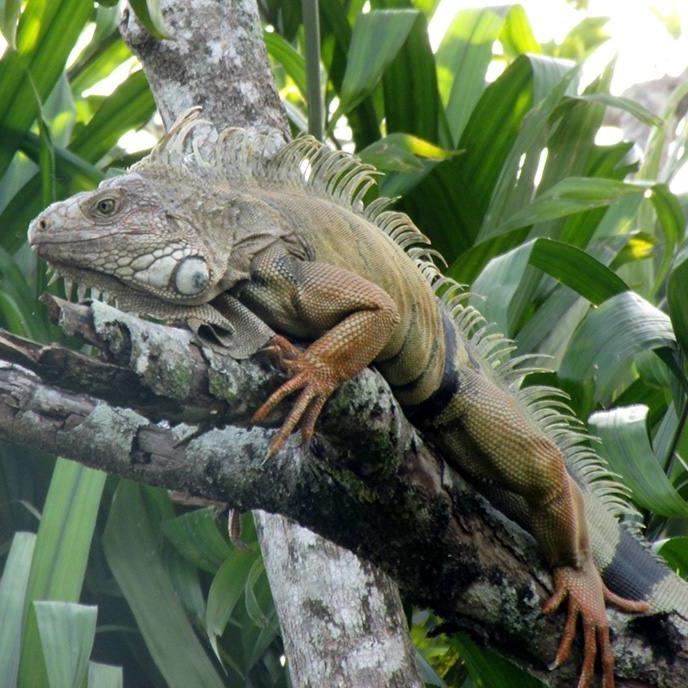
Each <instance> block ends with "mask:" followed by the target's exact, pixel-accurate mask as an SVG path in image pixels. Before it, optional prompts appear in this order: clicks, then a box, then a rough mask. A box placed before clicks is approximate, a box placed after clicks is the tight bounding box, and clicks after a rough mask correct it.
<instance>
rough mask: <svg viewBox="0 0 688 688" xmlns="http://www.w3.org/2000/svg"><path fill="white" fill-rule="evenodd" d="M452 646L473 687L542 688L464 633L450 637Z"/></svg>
mask: <svg viewBox="0 0 688 688" xmlns="http://www.w3.org/2000/svg"><path fill="white" fill-rule="evenodd" d="M452 645H454V646H455V647H456V648H457V649H458V651H459V654H460V655H461V659H462V660H463V661H464V664H465V665H466V669H468V673H469V675H470V677H471V678H472V679H473V681H474V683H475V685H477V686H480V685H484V686H495V688H496V687H497V686H499V687H501V686H518V687H519V688H542V683H540V681H538V680H537V679H535V678H533V677H532V676H531V675H530V674H529V673H527V672H526V671H524V670H523V669H521V668H519V667H517V666H516V665H515V664H512V663H511V662H509V661H507V660H506V659H503V658H502V657H500V656H499V655H498V654H497V653H496V652H493V651H492V650H489V649H488V648H485V647H480V646H478V645H476V644H475V643H474V642H473V641H472V640H471V639H470V638H469V637H468V635H466V634H465V633H457V634H455V635H454V636H452Z"/></svg>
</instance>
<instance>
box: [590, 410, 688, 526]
mask: <svg viewBox="0 0 688 688" xmlns="http://www.w3.org/2000/svg"><path fill="white" fill-rule="evenodd" d="M646 419H647V406H627V407H621V408H615V409H613V410H611V411H600V412H598V413H595V414H593V415H592V416H591V417H590V420H589V423H590V428H591V430H592V432H593V433H594V434H595V435H597V436H598V437H599V438H600V439H601V440H602V446H601V447H600V448H599V449H598V451H599V452H600V454H601V455H602V456H603V457H604V458H605V459H606V460H607V461H608V463H609V466H610V468H611V469H612V470H613V471H614V472H616V473H618V474H619V475H620V476H621V477H622V478H623V482H624V484H625V485H626V486H627V487H629V488H630V489H631V491H632V493H633V500H634V501H635V502H637V503H638V504H640V505H641V506H642V507H645V508H646V509H650V510H652V511H654V512H656V513H658V514H663V515H664V516H678V517H681V518H686V517H687V516H688V502H686V501H685V500H684V499H682V498H681V496H680V495H679V494H678V492H677V491H676V489H675V488H674V486H673V485H672V484H671V482H670V480H669V479H668V478H667V476H666V474H665V473H664V471H663V470H662V467H661V466H660V465H659V463H658V462H657V459H656V458H655V455H654V452H653V450H652V447H651V445H650V440H649V437H648V434H647V424H646Z"/></svg>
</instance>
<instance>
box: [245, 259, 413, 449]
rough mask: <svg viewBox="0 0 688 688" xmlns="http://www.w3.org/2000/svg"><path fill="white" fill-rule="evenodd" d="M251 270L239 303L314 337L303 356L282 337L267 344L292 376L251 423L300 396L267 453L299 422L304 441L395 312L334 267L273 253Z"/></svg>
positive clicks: (371, 287) (381, 338) (371, 353)
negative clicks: (284, 401) (328, 400)
mask: <svg viewBox="0 0 688 688" xmlns="http://www.w3.org/2000/svg"><path fill="white" fill-rule="evenodd" d="M251 267H252V270H251V278H252V279H251V281H250V282H249V284H247V285H246V286H245V287H244V288H243V289H242V290H241V294H240V297H241V299H242V300H246V301H247V302H248V303H249V304H250V305H251V307H252V308H256V309H257V310H258V311H259V312H261V315H262V317H264V318H265V320H266V321H267V322H269V323H270V324H271V325H274V326H275V327H277V328H280V329H282V330H284V331H286V332H288V333H289V332H291V333H293V334H296V335H300V336H306V337H310V338H316V339H315V341H314V342H313V343H312V344H311V345H310V346H308V347H307V348H306V349H305V350H304V351H298V350H296V349H295V348H294V347H291V345H290V344H289V343H288V341H287V340H285V339H284V338H282V339H276V338H273V340H271V342H269V348H270V351H271V352H272V353H273V354H277V355H278V356H280V358H281V361H282V365H283V366H284V367H285V368H286V370H287V371H288V372H289V373H291V375H292V377H291V378H290V379H289V380H288V381H287V382H285V383H284V384H283V385H282V386H281V387H280V388H279V389H277V390H276V391H275V392H274V393H273V394H272V396H270V398H269V399H268V400H267V401H266V402H265V403H264V404H263V405H262V406H261V407H260V408H259V409H258V410H257V411H256V413H255V414H254V416H253V422H256V423H259V422H262V421H264V420H265V419H266V418H267V416H268V415H269V414H270V413H271V412H272V410H273V409H274V408H275V407H276V406H277V405H278V404H279V403H280V402H281V401H282V400H283V399H284V398H285V397H287V396H289V395H290V394H292V393H294V392H297V391H298V392H300V394H299V396H298V397H297V399H296V401H295V403H294V405H293V406H292V409H291V411H290V413H289V414H288V416H287V418H286V420H285V421H284V423H283V425H282V427H281V429H280V431H279V432H278V433H277V435H276V436H275V438H274V440H273V442H272V444H271V446H270V449H269V454H268V455H269V456H272V455H274V454H275V453H276V452H278V451H279V450H280V448H281V447H282V446H283V445H284V443H285V442H286V440H287V438H288V437H289V435H290V434H291V433H292V432H293V431H294V429H295V428H296V427H297V426H298V425H299V423H300V424H301V435H302V437H303V439H304V441H308V440H310V438H311V436H312V435H313V432H314V428H315V422H316V420H317V418H318V416H319V414H320V411H321V410H322V408H323V406H324V405H325V402H326V401H327V399H328V398H329V397H330V396H331V394H332V393H333V392H334V391H335V389H337V387H339V385H340V384H341V383H342V382H344V381H345V380H348V379H349V378H351V377H353V376H354V375H356V374H357V373H359V372H360V371H361V370H363V368H365V367H366V366H367V365H368V364H369V363H370V362H371V361H373V359H374V358H375V357H376V356H377V355H378V354H379V353H380V351H381V350H382V349H383V348H384V346H385V344H387V342H388V341H389V339H390V337H391V335H392V332H393V330H394V327H395V326H396V324H397V323H398V321H399V314H398V310H397V307H396V305H395V303H394V301H393V300H392V299H391V297H390V296H389V295H388V294H387V293H386V292H385V291H384V290H383V289H381V288H380V287H378V286H376V285H375V284H373V283H372V282H369V281H368V280H366V279H364V278H362V277H359V276H358V275H355V274H353V273H351V272H349V271H348V270H344V269H343V268H339V267H336V266H334V265H329V264H327V263H317V262H306V261H302V260H298V259H296V258H293V257H292V256H290V255H288V254H286V253H284V252H281V251H279V250H274V249H272V250H270V251H267V252H265V254H263V255H261V256H259V257H258V258H256V259H255V260H254V262H253V264H252V266H251Z"/></svg>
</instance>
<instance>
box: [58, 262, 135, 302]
mask: <svg viewBox="0 0 688 688" xmlns="http://www.w3.org/2000/svg"><path fill="white" fill-rule="evenodd" d="M51 272H52V275H51ZM48 274H49V275H50V279H49V281H48V284H49V285H50V284H54V283H55V282H56V281H57V280H58V279H60V278H62V280H63V281H64V290H65V296H66V298H67V300H69V301H71V299H72V294H73V291H74V286H75V285H76V295H77V300H78V301H83V299H85V298H86V294H87V292H88V291H89V290H90V292H91V297H92V298H96V299H98V300H102V301H106V302H108V303H112V304H116V303H117V297H121V296H123V295H124V294H126V292H127V291H131V290H130V289H127V287H126V286H125V285H124V284H123V283H122V282H121V281H120V280H118V279H117V278H116V277H112V276H111V275H106V274H104V273H100V272H96V271H95V270H86V269H82V268H75V267H73V266H71V265H65V264H63V263H48Z"/></svg>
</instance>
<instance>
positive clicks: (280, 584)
mask: <svg viewBox="0 0 688 688" xmlns="http://www.w3.org/2000/svg"><path fill="white" fill-rule="evenodd" d="M163 11H164V17H165V20H166V22H167V23H168V25H169V28H170V31H171V34H172V36H173V37H174V40H173V41H168V40H164V41H157V40H155V39H153V38H151V37H150V36H149V35H148V34H147V33H146V32H145V30H144V29H143V28H142V27H141V26H140V25H139V24H138V23H137V22H136V21H135V20H134V19H133V16H132V15H131V14H130V15H129V16H128V18H127V20H126V21H125V22H123V24H122V27H121V30H122V34H123V36H124V38H125V40H126V41H127V42H128V43H129V45H130V46H131V47H132V49H133V50H134V51H135V52H136V54H137V55H138V57H139V59H140V60H141V63H142V65H143V67H144V70H145V72H146V76H147V77H148V81H149V83H150V85H151V89H152V91H153V94H154V96H155V101H156V103H157V105H158V108H159V110H160V112H161V114H162V116H163V120H164V122H165V124H166V127H169V125H170V124H171V123H172V122H173V121H174V119H176V117H178V116H179V115H180V114H181V113H182V112H184V111H185V110H187V109H188V108H190V107H193V106H195V105H202V106H203V110H204V117H206V118H207V119H209V120H210V121H212V122H213V123H214V124H215V125H216V126H218V128H222V127H225V126H230V125H231V126H259V125H260V126H270V127H274V128H277V129H280V130H281V131H282V132H284V133H285V134H287V133H288V127H287V123H286V117H285V115H284V112H283V110H282V106H281V103H280V99H279V96H278V94H277V93H276V91H275V88H274V82H273V78H272V73H271V70H270V65H269V62H268V58H267V53H266V51H265V45H264V43H263V37H262V29H261V26H260V21H259V18H258V12H257V8H256V4H255V0H232V1H231V2H219V1H218V0H193V2H184V1H181V0H175V1H170V2H167V3H163ZM254 517H255V518H256V520H257V522H258V523H259V524H260V528H259V529H258V533H259V538H260V542H261V550H262V552H263V560H264V563H265V568H266V571H267V573H268V576H269V579H270V585H271V588H272V592H273V598H274V600H275V606H276V608H277V612H278V616H279V619H280V626H281V629H282V636H283V639H284V642H285V649H286V653H287V657H288V660H289V662H288V664H289V671H290V675H291V678H292V682H293V684H294V686H297V687H298V686H321V685H326V684H327V685H335V683H329V682H330V681H332V677H333V676H335V675H337V676H338V677H339V678H338V681H341V683H337V684H336V685H342V686H350V687H352V688H356V686H360V687H361V688H368V687H369V686H377V685H379V686H383V685H390V686H393V685H399V686H409V687H410V686H420V685H421V682H420V678H419V676H418V673H417V669H416V667H415V663H414V660H413V653H412V647H411V645H410V642H409V640H408V634H407V632H406V623H405V619H404V616H403V611H402V608H401V602H400V600H399V594H398V591H397V589H396V586H395V584H394V582H393V581H392V580H390V579H389V578H388V577H387V576H385V575H384V574H383V573H381V572H380V571H378V570H376V568H375V567H374V566H373V565H372V564H370V563H368V562H361V561H359V560H358V559H357V558H356V557H355V556H354V555H352V554H351V553H349V552H346V551H344V550H342V549H341V548H339V547H337V546H335V545H333V544H331V543H328V542H326V541H325V540H323V539H322V538H320V537H319V536H318V535H315V534H313V533H310V534H308V535H306V534H305V532H304V529H303V528H300V527H299V526H298V525H297V524H295V523H293V522H291V521H289V520H285V519H284V518H282V517H281V516H277V515H272V514H267V513H264V512H260V511H258V512H255V513H254ZM280 540H284V542H280ZM306 571H307V572H308V574H309V577H308V580H305V579H304V572H306ZM372 601H379V602H380V603H384V606H383V607H380V606H379V604H373V603H372ZM319 604H327V609H328V610H329V612H330V613H331V614H332V615H333V617H335V618H339V619H349V620H351V622H350V623H344V622H339V623H338V624H337V636H336V642H321V643H315V642H313V639H314V637H315V635H314V632H315V631H317V632H319V633H322V636H323V639H325V638H327V637H328V634H329V626H328V624H327V623H325V622H324V621H323V620H322V619H321V618H319V617H317V616H314V615H313V614H312V613H310V612H309V610H312V609H315V608H316V606H317V605H319ZM386 616H388V617H389V619H391V620H392V621H393V622H394V623H388V622H381V621H380V617H383V618H384V617H386ZM385 623H386V625H385ZM383 625H385V628H384V642H382V638H381V637H378V633H381V631H382V626H383ZM333 632H334V631H333ZM387 642H389V644H390V646H394V647H395V648H401V650H403V651H401V652H397V653H395V654H387V652H386V650H387V644H386V643H387ZM363 654H365V662H363V661H362V660H361V661H360V662H358V663H357V662H356V661H355V660H354V658H356V657H359V658H361V657H362V656H363ZM333 667H340V669H339V670H338V671H337V672H336V674H335V673H333V670H332V668H333ZM392 675H395V676H396V677H397V679H396V680H398V681H400V682H399V683H395V682H394V681H392V680H391V679H390V680H389V682H388V683H387V682H386V677H391V676H392Z"/></svg>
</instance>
